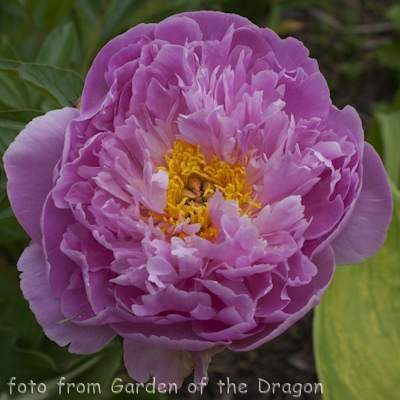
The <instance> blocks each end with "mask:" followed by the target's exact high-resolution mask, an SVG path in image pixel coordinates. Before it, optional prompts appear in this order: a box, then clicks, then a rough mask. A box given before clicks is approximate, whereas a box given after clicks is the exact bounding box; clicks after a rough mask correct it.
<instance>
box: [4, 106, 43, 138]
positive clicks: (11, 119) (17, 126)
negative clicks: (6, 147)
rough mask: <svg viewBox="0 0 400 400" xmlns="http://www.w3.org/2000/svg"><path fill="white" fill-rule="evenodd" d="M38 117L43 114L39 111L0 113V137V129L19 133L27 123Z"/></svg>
mask: <svg viewBox="0 0 400 400" xmlns="http://www.w3.org/2000/svg"><path fill="white" fill-rule="evenodd" d="M39 115H43V112H42V111H39V110H15V111H14V110H12V111H0V136H1V129H2V128H7V129H11V130H14V131H17V133H18V132H21V131H22V129H24V128H25V125H26V124H27V123H28V122H30V121H32V119H33V118H36V117H38V116H39Z"/></svg>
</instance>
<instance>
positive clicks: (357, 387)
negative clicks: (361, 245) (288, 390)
mask: <svg viewBox="0 0 400 400" xmlns="http://www.w3.org/2000/svg"><path fill="white" fill-rule="evenodd" d="M314 349H315V355H316V363H317V370H318V376H319V378H320V380H321V382H322V384H323V388H324V399H325V400H343V399H352V400H358V399H360V400H391V399H393V400H395V399H397V398H398V397H397V396H398V393H399V391H398V390H399V371H400V205H399V204H397V205H396V206H395V212H394V214H393V220H392V223H391V226H390V229H389V232H388V237H387V240H386V242H385V244H384V245H383V247H382V249H381V250H380V251H379V252H378V254H377V255H376V256H375V257H373V258H370V259H368V260H366V261H365V262H364V263H363V264H361V265H352V266H346V267H339V268H338V269H337V270H336V272H335V275H334V277H333V281H332V283H331V285H330V287H329V288H328V290H327V292H326V294H325V295H324V297H323V298H322V302H321V304H320V305H319V306H318V307H317V308H316V314H315V319H314Z"/></svg>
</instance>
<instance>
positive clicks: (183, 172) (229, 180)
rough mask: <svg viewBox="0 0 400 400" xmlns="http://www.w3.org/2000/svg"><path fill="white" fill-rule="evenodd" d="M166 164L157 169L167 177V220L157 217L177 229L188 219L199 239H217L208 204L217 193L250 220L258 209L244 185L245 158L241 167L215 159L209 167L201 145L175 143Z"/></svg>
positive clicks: (246, 186) (258, 205)
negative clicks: (195, 228) (198, 228)
mask: <svg viewBox="0 0 400 400" xmlns="http://www.w3.org/2000/svg"><path fill="white" fill-rule="evenodd" d="M165 160H166V163H167V168H165V167H159V168H158V169H162V170H164V171H166V172H167V173H168V176H169V183H168V188H167V206H166V208H165V210H164V211H165V213H167V214H168V216H159V218H162V219H163V220H164V221H165V222H169V223H171V224H172V225H177V224H179V223H182V222H184V221H186V220H187V219H188V218H189V221H190V223H191V224H196V223H199V224H200V225H201V229H200V231H199V232H198V233H197V234H198V235H199V236H201V237H204V238H206V239H208V238H211V237H212V238H216V237H217V235H218V232H219V230H218V229H214V228H213V227H212V223H211V218H210V217H209V208H208V201H209V200H210V199H212V197H213V196H214V194H215V192H216V190H217V189H219V190H220V191H221V193H222V195H223V197H224V199H225V200H235V201H237V202H238V204H239V211H240V212H241V213H242V214H248V215H249V216H250V214H251V209H252V208H254V207H256V208H260V207H261V205H260V204H258V203H254V202H253V200H252V198H251V193H252V191H251V186H252V183H248V182H246V164H247V158H245V160H244V163H243V165H242V163H241V161H237V162H236V163H234V164H233V165H232V164H230V163H228V162H225V161H218V159H217V156H215V155H214V157H213V158H212V160H211V164H210V165H208V164H207V162H206V161H205V157H204V155H203V154H202V153H201V152H200V145H197V146H196V147H195V146H193V145H191V144H189V143H186V142H183V141H182V140H179V139H177V140H176V141H175V144H174V149H173V150H170V151H169V154H168V155H167V156H166V158H165ZM243 210H246V211H245V212H243ZM152 214H153V215H154V216H155V217H157V215H156V214H154V213H152Z"/></svg>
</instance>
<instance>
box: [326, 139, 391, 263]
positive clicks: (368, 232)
mask: <svg viewBox="0 0 400 400" xmlns="http://www.w3.org/2000/svg"><path fill="white" fill-rule="evenodd" d="M363 168H364V171H363V183H362V188H361V193H360V196H359V198H358V200H357V203H356V207H355V209H354V211H353V214H352V216H351V218H350V220H349V222H348V223H347V225H346V227H345V228H344V230H343V232H342V233H341V234H340V235H339V237H337V238H336V239H335V240H334V241H333V242H332V248H333V250H334V252H335V259H336V265H347V264H359V263H361V262H363V261H364V260H365V258H369V257H372V256H374V255H375V254H376V252H377V251H378V250H379V249H380V248H381V247H382V245H383V243H384V241H385V239H386V231H387V229H388V227H389V224H390V220H391V218H392V212H393V200H392V195H391V192H390V186H389V184H388V182H387V178H386V172H385V168H384V166H383V164H382V161H381V159H380V158H379V155H378V153H377V152H376V151H375V150H374V148H373V147H372V146H371V145H370V144H369V143H365V144H364V157H363Z"/></svg>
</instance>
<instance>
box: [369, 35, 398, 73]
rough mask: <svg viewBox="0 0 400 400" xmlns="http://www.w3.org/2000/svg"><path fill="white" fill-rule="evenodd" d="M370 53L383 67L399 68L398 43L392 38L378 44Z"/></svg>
mask: <svg viewBox="0 0 400 400" xmlns="http://www.w3.org/2000/svg"><path fill="white" fill-rule="evenodd" d="M371 54H372V55H374V56H375V57H376V58H377V60H378V61H379V62H380V63H381V64H382V65H383V66H384V67H388V68H394V69H400V43H399V42H398V41H394V40H393V41H391V42H389V43H388V44H385V45H383V46H380V47H379V48H377V49H376V50H375V51H374V52H372V53H371Z"/></svg>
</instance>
